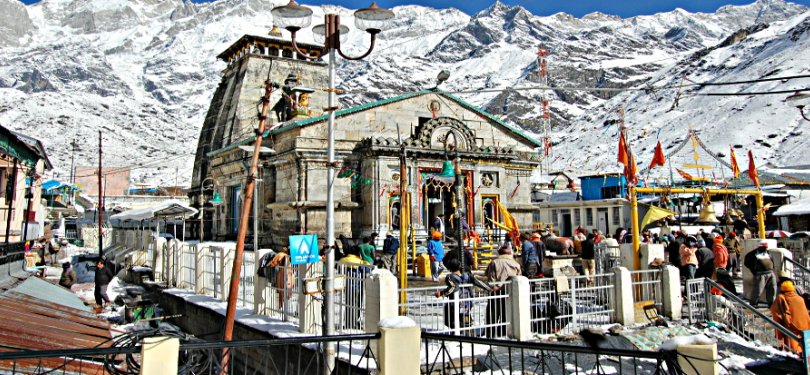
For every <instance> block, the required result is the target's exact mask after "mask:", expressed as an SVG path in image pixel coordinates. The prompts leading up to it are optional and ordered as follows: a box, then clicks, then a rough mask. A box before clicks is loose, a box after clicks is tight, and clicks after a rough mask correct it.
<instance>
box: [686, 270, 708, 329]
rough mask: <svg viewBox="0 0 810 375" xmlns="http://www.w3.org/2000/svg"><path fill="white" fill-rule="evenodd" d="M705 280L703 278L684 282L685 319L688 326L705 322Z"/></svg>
mask: <svg viewBox="0 0 810 375" xmlns="http://www.w3.org/2000/svg"><path fill="white" fill-rule="evenodd" d="M705 280H706V279H704V278H700V279H689V280H686V286H685V288H686V317H687V318H688V319H689V324H695V323H697V322H703V321H705V320H706V296H705V295H704V293H705V287H704V284H705Z"/></svg>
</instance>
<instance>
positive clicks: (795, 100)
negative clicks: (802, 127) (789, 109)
mask: <svg viewBox="0 0 810 375" xmlns="http://www.w3.org/2000/svg"><path fill="white" fill-rule="evenodd" d="M785 102H786V103H788V104H789V105H791V106H793V107H796V108H798V109H799V113H800V114H801V115H802V118H803V119H805V120H806V121H810V118H808V117H807V115H805V114H804V107H806V106H808V105H810V94H805V93H803V92H801V91H796V93H795V94H793V95H791V96H788V97H787V98H785Z"/></svg>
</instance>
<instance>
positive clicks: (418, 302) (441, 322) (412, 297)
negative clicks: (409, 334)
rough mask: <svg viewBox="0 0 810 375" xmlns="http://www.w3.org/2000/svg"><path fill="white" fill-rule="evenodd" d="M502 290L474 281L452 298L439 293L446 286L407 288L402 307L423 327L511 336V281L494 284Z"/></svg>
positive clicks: (494, 336)
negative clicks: (476, 284) (478, 285)
mask: <svg viewBox="0 0 810 375" xmlns="http://www.w3.org/2000/svg"><path fill="white" fill-rule="evenodd" d="M490 285H491V286H493V287H497V288H498V289H499V290H498V291H495V292H488V291H486V290H483V289H479V288H477V287H475V286H473V285H472V284H463V285H461V286H460V287H459V289H458V290H457V291H456V292H455V293H454V294H453V295H452V296H450V297H449V298H444V297H437V296H436V292H440V291H442V290H444V289H445V287H444V286H438V285H437V286H431V287H421V288H407V289H404V290H403V291H404V292H405V294H406V296H407V298H406V300H405V302H401V303H400V304H399V307H400V311H404V313H405V315H406V316H408V317H410V318H411V319H413V320H414V321H416V323H417V324H418V325H419V326H420V327H421V329H422V330H423V331H427V332H440V333H452V334H456V335H466V336H487V337H493V338H505V337H507V327H509V326H510V324H511V323H510V320H511V319H510V316H509V314H508V313H507V305H508V304H509V291H510V289H511V283H510V282H496V283H491V284H490Z"/></svg>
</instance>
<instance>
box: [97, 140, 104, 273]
mask: <svg viewBox="0 0 810 375" xmlns="http://www.w3.org/2000/svg"><path fill="white" fill-rule="evenodd" d="M101 179H102V177H101V130H99V131H98V256H99V257H102V256H104V230H103V228H102V227H101V225H102V224H103V223H104V221H103V219H104V216H103V213H104V194H103V192H102V191H101V188H102V185H101Z"/></svg>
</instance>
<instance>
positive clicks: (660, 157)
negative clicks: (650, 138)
mask: <svg viewBox="0 0 810 375" xmlns="http://www.w3.org/2000/svg"><path fill="white" fill-rule="evenodd" d="M666 162H667V157H666V156H664V148H663V147H661V141H658V144H657V145H655V155H653V159H652V161H651V162H650V169H653V168H655V166H661V167H663V166H664V163H666Z"/></svg>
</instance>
